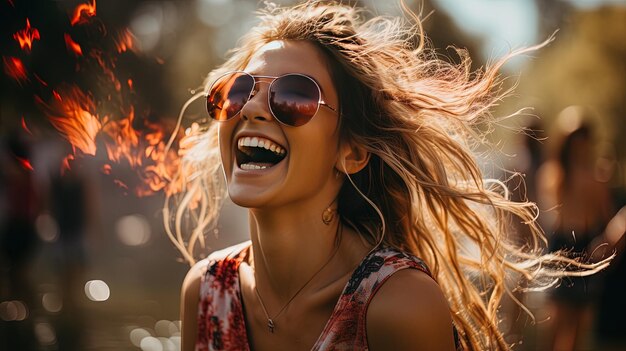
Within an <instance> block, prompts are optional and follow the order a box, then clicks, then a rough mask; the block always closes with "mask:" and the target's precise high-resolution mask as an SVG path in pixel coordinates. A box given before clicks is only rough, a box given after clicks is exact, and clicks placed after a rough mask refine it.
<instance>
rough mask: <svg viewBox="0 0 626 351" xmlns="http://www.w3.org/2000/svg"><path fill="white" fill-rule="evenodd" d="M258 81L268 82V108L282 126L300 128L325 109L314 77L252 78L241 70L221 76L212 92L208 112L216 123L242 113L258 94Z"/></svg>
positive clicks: (292, 74) (294, 74)
mask: <svg viewBox="0 0 626 351" xmlns="http://www.w3.org/2000/svg"><path fill="white" fill-rule="evenodd" d="M259 79H268V80H270V81H269V88H268V94H267V100H268V105H269V108H270V112H271V113H272V116H274V118H276V120H277V121H279V122H280V123H282V124H285V125H288V126H292V127H299V126H302V125H304V124H306V123H307V122H309V121H310V120H311V118H313V116H315V114H316V113H317V111H318V110H319V109H320V106H326V107H327V108H329V109H331V110H332V111H334V112H337V110H335V109H334V108H332V107H330V106H328V104H326V102H324V100H322V91H321V89H320V86H319V84H317V82H316V81H315V80H313V78H311V77H309V76H306V75H304V74H299V73H289V74H285V75H282V76H280V77H272V76H253V75H251V74H249V73H246V72H242V71H235V72H228V73H225V74H224V75H222V76H220V77H219V78H218V79H217V80H215V82H214V83H213V84H211V88H210V89H209V93H208V95H207V101H206V106H207V111H208V112H209V116H211V118H212V119H214V120H216V121H227V120H229V119H231V118H233V117H235V116H237V114H239V112H241V109H242V108H243V107H244V105H245V104H246V103H247V102H248V100H250V99H251V98H252V97H253V96H254V95H255V94H256V92H257V90H256V89H255V88H256V85H257V83H261V81H259Z"/></svg>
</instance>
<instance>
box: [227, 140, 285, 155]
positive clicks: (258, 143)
mask: <svg viewBox="0 0 626 351" xmlns="http://www.w3.org/2000/svg"><path fill="white" fill-rule="evenodd" d="M237 146H238V147H240V148H241V147H242V146H248V147H262V148H264V149H266V150H270V151H272V152H273V153H275V154H278V155H284V154H285V152H286V151H285V149H283V148H282V147H281V146H279V145H278V144H276V143H274V142H273V141H271V140H269V139H265V138H262V137H252V138H251V137H243V138H239V140H238V141H237Z"/></svg>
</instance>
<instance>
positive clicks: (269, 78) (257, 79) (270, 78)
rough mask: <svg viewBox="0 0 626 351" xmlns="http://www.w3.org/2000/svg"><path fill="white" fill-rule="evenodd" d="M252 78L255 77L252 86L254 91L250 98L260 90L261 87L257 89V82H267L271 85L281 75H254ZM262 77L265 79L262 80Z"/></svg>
mask: <svg viewBox="0 0 626 351" xmlns="http://www.w3.org/2000/svg"><path fill="white" fill-rule="evenodd" d="M252 78H253V79H254V85H253V86H252V91H251V92H250V98H249V99H251V98H253V97H254V96H255V95H256V94H257V93H258V92H259V89H257V84H261V83H265V84H269V85H271V84H272V83H274V81H275V80H276V79H278V78H279V77H274V76H252ZM261 79H263V80H261Z"/></svg>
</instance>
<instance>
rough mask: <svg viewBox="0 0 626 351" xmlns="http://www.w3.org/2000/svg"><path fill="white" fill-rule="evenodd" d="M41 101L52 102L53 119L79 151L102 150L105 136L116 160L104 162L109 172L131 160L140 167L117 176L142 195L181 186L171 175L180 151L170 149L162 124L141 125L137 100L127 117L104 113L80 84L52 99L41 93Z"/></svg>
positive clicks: (108, 151)
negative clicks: (132, 174)
mask: <svg viewBox="0 0 626 351" xmlns="http://www.w3.org/2000/svg"><path fill="white" fill-rule="evenodd" d="M38 103H40V104H41V105H42V106H44V107H45V108H46V114H47V115H48V118H49V120H50V122H51V123H52V125H53V126H54V127H55V128H56V129H57V130H59V132H61V134H62V135H63V136H64V137H65V139H66V140H67V141H68V142H69V143H70V144H71V145H72V149H73V150H75V152H76V149H78V150H79V151H80V152H82V154H84V155H92V156H95V155H96V153H97V151H98V144H97V143H96V138H98V140H99V141H98V143H100V142H101V141H102V142H103V144H104V149H105V151H106V156H107V159H108V160H109V161H111V162H112V163H107V164H105V165H103V166H102V168H101V170H102V172H103V173H105V174H108V175H112V176H115V167H116V165H118V166H119V165H122V166H124V165H127V166H129V167H130V168H132V169H133V170H134V171H135V174H136V176H137V177H138V181H134V182H132V181H131V180H122V179H114V182H115V184H116V185H117V186H119V187H120V188H123V189H125V190H132V191H133V192H134V193H135V194H136V195H137V196H146V195H151V194H154V193H155V192H158V191H161V190H164V191H166V192H173V191H176V190H175V188H174V187H173V186H172V183H171V182H170V179H171V176H170V175H172V174H173V173H174V172H175V170H176V168H177V166H178V159H179V158H178V156H177V155H176V152H175V151H174V150H169V151H168V152H166V150H165V142H164V139H165V136H166V135H165V132H164V130H163V128H162V127H161V126H160V125H158V124H154V123H149V122H144V123H143V126H142V128H141V130H138V129H135V127H134V126H133V125H134V124H135V123H136V121H135V118H136V117H135V111H134V108H133V107H132V106H131V107H130V112H129V113H128V114H127V116H126V117H125V118H122V119H119V120H113V119H111V118H110V117H109V116H104V117H99V116H98V115H97V113H96V112H95V108H96V104H95V102H94V100H93V98H92V97H91V96H90V95H88V94H86V93H84V92H83V91H82V90H80V89H79V88H78V87H76V86H72V87H70V88H64V89H63V90H60V92H59V93H56V92H55V95H54V98H53V99H52V102H51V103H50V105H48V104H45V103H44V102H43V101H42V100H41V99H39V98H38ZM101 136H102V138H101ZM100 145H102V144H100ZM75 156H76V155H75V154H74V155H68V157H66V158H65V160H64V161H63V166H62V170H63V171H65V170H68V169H70V162H71V161H72V160H74V159H75ZM176 189H178V188H176Z"/></svg>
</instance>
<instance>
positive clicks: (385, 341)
mask: <svg viewBox="0 0 626 351" xmlns="http://www.w3.org/2000/svg"><path fill="white" fill-rule="evenodd" d="M367 339H368V344H369V347H370V349H371V350H374V351H376V350H437V351H439V350H442V351H443V350H454V334H453V327H452V317H451V315H450V308H449V306H448V301H447V300H446V298H445V297H444V295H443V292H442V291H441V289H440V288H439V285H438V284H437V283H436V282H435V281H434V280H433V279H432V278H431V277H429V276H428V275H427V274H426V273H424V272H422V271H420V270H417V269H403V270H401V271H398V272H396V273H394V274H393V275H392V276H391V277H389V279H387V281H386V282H385V283H384V284H383V285H382V286H381V287H380V289H379V290H378V292H377V293H376V294H375V295H374V297H373V298H372V300H371V302H370V305H369V307H368V309H367Z"/></svg>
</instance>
